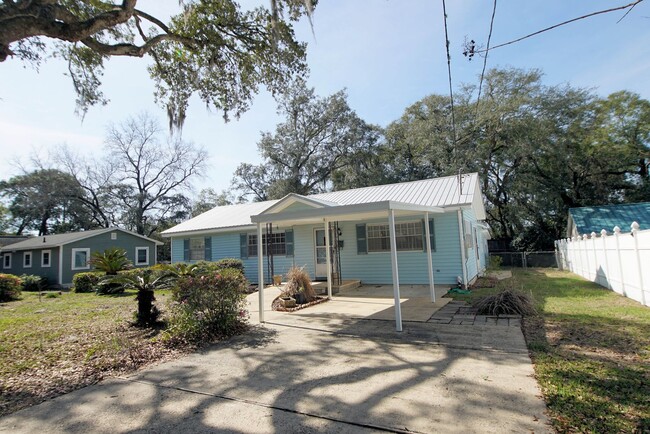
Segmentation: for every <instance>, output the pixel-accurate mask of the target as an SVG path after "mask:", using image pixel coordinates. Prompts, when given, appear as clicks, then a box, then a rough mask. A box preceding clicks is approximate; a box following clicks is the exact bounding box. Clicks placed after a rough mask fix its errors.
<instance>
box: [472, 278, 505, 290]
mask: <svg viewBox="0 0 650 434" xmlns="http://www.w3.org/2000/svg"><path fill="white" fill-rule="evenodd" d="M498 282H499V279H497V278H496V277H492V276H484V277H479V278H478V279H476V282H474V284H472V285H470V287H469V288H470V289H476V288H494V287H495V286H497V283H498Z"/></svg>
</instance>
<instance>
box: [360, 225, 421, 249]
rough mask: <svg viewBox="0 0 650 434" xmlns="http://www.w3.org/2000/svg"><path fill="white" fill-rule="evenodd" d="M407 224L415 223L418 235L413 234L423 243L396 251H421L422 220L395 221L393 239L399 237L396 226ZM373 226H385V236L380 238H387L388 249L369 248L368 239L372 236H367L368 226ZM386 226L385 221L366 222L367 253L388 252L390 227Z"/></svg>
mask: <svg viewBox="0 0 650 434" xmlns="http://www.w3.org/2000/svg"><path fill="white" fill-rule="evenodd" d="M408 224H415V227H416V228H419V230H420V234H419V235H418V234H415V235H417V236H420V237H421V238H422V240H423V241H422V243H423V245H422V246H419V247H415V248H412V249H401V248H397V251H398V252H421V251H423V250H424V233H423V230H422V220H409V221H403V222H395V232H396V233H395V240H396V241H398V240H397V239H398V238H400V235H399V233H397V232H398V230H397V227H398V226H400V225H408ZM418 225H419V226H418ZM373 226H386V234H387V235H386V237H381V238H387V239H388V249H386V250H371V248H370V239H371V238H372V237H370V236H369V233H370V228H371V227H373ZM388 226H389V225H388V224H387V223H368V224H366V246H367V249H368V253H388V252H390V228H388ZM415 235H414V236H415ZM375 238H379V237H375ZM398 244H399V243H398ZM431 250H433V246H432V249H431Z"/></svg>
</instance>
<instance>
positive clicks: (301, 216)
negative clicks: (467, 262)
mask: <svg viewBox="0 0 650 434" xmlns="http://www.w3.org/2000/svg"><path fill="white" fill-rule="evenodd" d="M391 209H392V210H395V211H411V212H413V211H420V212H425V211H428V212H431V213H442V212H444V210H443V209H442V208H439V207H430V206H422V205H414V204H408V203H401V202H394V201H389V200H385V201H381V202H369V203H362V204H354V205H340V206H332V207H327V208H318V209H313V210H300V211H292V212H287V213H282V214H258V215H252V216H251V221H252V222H253V223H270V222H282V221H294V222H295V221H300V220H310V219H323V218H325V217H328V218H329V219H330V220H332V219H334V218H336V217H341V218H350V217H353V216H354V215H363V214H367V213H372V212H376V211H389V210H391Z"/></svg>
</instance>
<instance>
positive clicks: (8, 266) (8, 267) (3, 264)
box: [2, 253, 13, 270]
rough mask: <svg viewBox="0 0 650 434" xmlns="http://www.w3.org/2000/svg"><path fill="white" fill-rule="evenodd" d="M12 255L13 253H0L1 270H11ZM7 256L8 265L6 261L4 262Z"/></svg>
mask: <svg viewBox="0 0 650 434" xmlns="http://www.w3.org/2000/svg"><path fill="white" fill-rule="evenodd" d="M12 256H13V255H12V254H11V253H3V254H2V269H3V270H11V257H12ZM7 257H9V265H7V263H6V262H5V261H6V259H5V258H7Z"/></svg>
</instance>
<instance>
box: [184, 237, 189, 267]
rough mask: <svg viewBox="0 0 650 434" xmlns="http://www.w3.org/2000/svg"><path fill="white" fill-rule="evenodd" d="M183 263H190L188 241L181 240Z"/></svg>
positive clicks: (187, 239)
mask: <svg viewBox="0 0 650 434" xmlns="http://www.w3.org/2000/svg"><path fill="white" fill-rule="evenodd" d="M183 261H185V262H190V239H189V238H185V239H184V240H183Z"/></svg>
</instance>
